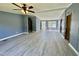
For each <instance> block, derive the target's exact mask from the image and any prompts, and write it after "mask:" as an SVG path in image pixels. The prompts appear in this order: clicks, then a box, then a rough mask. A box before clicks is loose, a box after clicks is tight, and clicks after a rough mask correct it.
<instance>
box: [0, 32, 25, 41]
mask: <svg viewBox="0 0 79 59" xmlns="http://www.w3.org/2000/svg"><path fill="white" fill-rule="evenodd" d="M22 34H24V33H19V34H15V35H12V36H9V37H5V38H3V39H0V41H3V40H6V39H9V38H12V37H16V36H19V35H22Z"/></svg>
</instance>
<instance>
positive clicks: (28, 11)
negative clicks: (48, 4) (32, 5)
mask: <svg viewBox="0 0 79 59" xmlns="http://www.w3.org/2000/svg"><path fill="white" fill-rule="evenodd" d="M27 11H28V12H32V13H35V12H34V11H32V10H27Z"/></svg>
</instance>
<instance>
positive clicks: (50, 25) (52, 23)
mask: <svg viewBox="0 0 79 59" xmlns="http://www.w3.org/2000/svg"><path fill="white" fill-rule="evenodd" d="M56 28H57V21H48V29H56Z"/></svg>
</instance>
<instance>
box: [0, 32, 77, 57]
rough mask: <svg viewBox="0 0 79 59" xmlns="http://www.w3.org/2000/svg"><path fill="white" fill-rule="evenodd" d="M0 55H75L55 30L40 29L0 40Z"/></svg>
mask: <svg viewBox="0 0 79 59" xmlns="http://www.w3.org/2000/svg"><path fill="white" fill-rule="evenodd" d="M0 56H76V54H75V52H74V51H73V50H72V49H71V48H70V47H69V45H68V42H67V41H66V40H65V39H63V37H62V36H61V34H60V33H59V32H57V31H40V32H33V33H30V34H28V35H25V34H23V35H20V36H17V37H14V38H11V39H8V40H6V41H1V42H0Z"/></svg>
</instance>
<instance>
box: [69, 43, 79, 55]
mask: <svg viewBox="0 0 79 59" xmlns="http://www.w3.org/2000/svg"><path fill="white" fill-rule="evenodd" d="M68 45H69V46H70V47H71V48H72V49H73V51H74V52H75V53H76V54H77V55H78V56H79V52H78V51H77V50H76V49H75V48H74V47H73V46H72V45H71V43H69V44H68Z"/></svg>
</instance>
